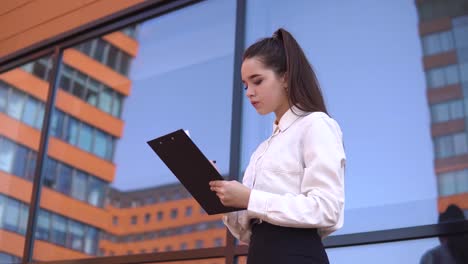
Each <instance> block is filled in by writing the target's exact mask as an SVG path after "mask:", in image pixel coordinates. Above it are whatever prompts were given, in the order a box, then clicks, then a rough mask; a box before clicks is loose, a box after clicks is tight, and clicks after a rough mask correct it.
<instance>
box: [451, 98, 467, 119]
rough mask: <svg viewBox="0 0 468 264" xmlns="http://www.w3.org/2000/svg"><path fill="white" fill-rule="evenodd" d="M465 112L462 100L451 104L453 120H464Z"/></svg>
mask: <svg viewBox="0 0 468 264" xmlns="http://www.w3.org/2000/svg"><path fill="white" fill-rule="evenodd" d="M464 112H465V111H464V110H463V101H462V100H457V101H454V102H452V103H451V104H450V115H451V119H459V118H463V116H464V115H463V113H464Z"/></svg>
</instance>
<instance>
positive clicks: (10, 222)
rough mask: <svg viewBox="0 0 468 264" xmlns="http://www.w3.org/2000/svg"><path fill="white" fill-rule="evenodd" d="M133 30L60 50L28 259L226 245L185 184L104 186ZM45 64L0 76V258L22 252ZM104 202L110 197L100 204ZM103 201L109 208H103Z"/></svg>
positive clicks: (109, 176) (110, 171) (125, 90)
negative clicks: (121, 188) (124, 188)
mask: <svg viewBox="0 0 468 264" xmlns="http://www.w3.org/2000/svg"><path fill="white" fill-rule="evenodd" d="M135 32H136V28H135V27H128V28H125V29H124V30H121V31H118V32H114V33H111V34H107V35H105V36H103V37H101V38H97V39H92V40H89V41H86V42H84V43H82V44H80V45H78V46H75V47H73V48H69V49H67V50H65V52H64V54H63V61H62V65H61V69H60V74H59V77H58V78H59V79H58V86H59V89H58V90H57V95H56V102H55V109H54V112H53V115H52V120H51V127H50V136H51V137H50V140H49V147H48V154H47V160H46V162H45V169H44V170H43V173H44V174H43V191H42V195H41V203H40V206H41V210H40V212H39V216H38V221H37V230H36V234H35V237H36V244H35V248H34V259H35V260H39V261H47V260H60V259H76V258H84V257H89V256H97V255H100V256H104V255H123V254H136V253H149V252H157V251H171V250H185V249H196V248H204V247H218V246H223V244H224V239H225V236H226V232H225V229H224V226H223V224H222V222H221V221H220V217H219V216H208V215H207V214H206V213H204V212H203V211H202V210H201V209H200V207H199V205H198V204H197V203H196V202H195V200H193V199H192V198H190V196H189V195H188V193H187V192H186V191H185V189H184V188H183V187H182V186H181V185H169V186H162V187H156V188H151V189H145V190H138V191H132V192H120V191H118V190H115V189H110V187H109V185H110V183H112V182H113V180H114V177H115V172H116V166H115V164H114V163H113V156H114V150H115V144H116V142H117V141H118V140H119V138H121V137H122V133H123V129H124V122H123V120H122V119H121V113H122V108H123V101H124V98H125V97H127V96H128V95H129V94H130V91H131V81H130V79H129V78H128V73H129V68H130V64H131V61H132V58H134V57H135V56H136V54H137V50H138V43H137V41H136V40H135V34H136V33H135ZM51 68H52V62H51V59H50V57H46V58H41V59H39V60H36V61H34V62H31V63H28V64H26V65H23V66H22V67H20V68H16V69H14V70H11V71H8V72H6V73H3V74H1V75H0V124H1V126H0V149H1V151H0V183H1V184H0V228H1V229H0V237H1V238H2V239H1V240H0V254H2V255H0V257H2V256H4V257H5V258H9V259H12V260H18V259H19V258H20V257H21V256H22V253H23V247H24V235H25V232H26V226H27V216H28V207H29V199H30V197H31V190H32V179H33V177H34V169H35V164H36V155H37V151H38V148H39V142H40V133H41V128H42V120H43V117H44V108H45V101H46V99H47V92H48V87H49V83H48V80H49V72H50V71H51ZM106 197H107V198H106ZM106 201H108V202H106Z"/></svg>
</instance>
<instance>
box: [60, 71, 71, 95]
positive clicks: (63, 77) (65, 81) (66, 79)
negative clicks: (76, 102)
mask: <svg viewBox="0 0 468 264" xmlns="http://www.w3.org/2000/svg"><path fill="white" fill-rule="evenodd" d="M66 69H67V70H71V69H70V68H69V67H64V69H63V72H62V73H61V74H60V83H59V87H60V88H62V89H63V90H65V91H71V73H67V72H66Z"/></svg>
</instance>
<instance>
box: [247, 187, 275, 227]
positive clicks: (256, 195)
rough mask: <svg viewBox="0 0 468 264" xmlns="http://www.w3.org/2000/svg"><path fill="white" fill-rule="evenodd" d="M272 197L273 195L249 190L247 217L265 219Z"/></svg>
mask: <svg viewBox="0 0 468 264" xmlns="http://www.w3.org/2000/svg"><path fill="white" fill-rule="evenodd" d="M272 195H273V194H271V193H268V192H264V191H259V190H251V191H250V198H249V205H248V206H247V210H248V214H249V217H250V218H259V219H262V220H265V218H266V217H267V212H268V204H269V200H270V197H271V196H272Z"/></svg>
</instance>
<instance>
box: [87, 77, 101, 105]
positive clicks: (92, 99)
mask: <svg viewBox="0 0 468 264" xmlns="http://www.w3.org/2000/svg"><path fill="white" fill-rule="evenodd" d="M99 86H100V84H99V82H97V81H95V80H93V79H91V78H90V79H89V80H88V92H87V93H86V102H88V104H90V105H96V104H97V99H98V93H99Z"/></svg>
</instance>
